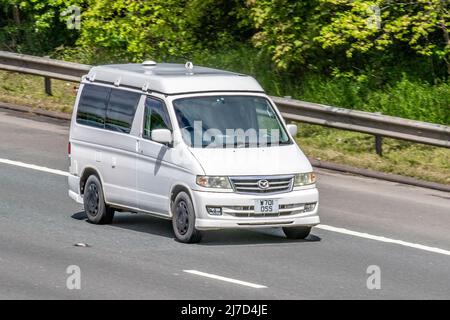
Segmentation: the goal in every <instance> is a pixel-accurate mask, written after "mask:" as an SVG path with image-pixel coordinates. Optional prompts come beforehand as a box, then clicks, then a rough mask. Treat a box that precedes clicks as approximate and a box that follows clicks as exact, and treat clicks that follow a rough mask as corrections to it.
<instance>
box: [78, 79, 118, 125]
mask: <svg viewBox="0 0 450 320" xmlns="http://www.w3.org/2000/svg"><path fill="white" fill-rule="evenodd" d="M110 91H111V89H110V88H107V87H101V86H95V85H90V84H85V85H84V86H83V92H81V97H80V102H79V103H78V111H77V123H79V124H84V125H88V126H91V127H97V128H104V127H105V116H106V106H107V104H108V98H109V93H110Z"/></svg>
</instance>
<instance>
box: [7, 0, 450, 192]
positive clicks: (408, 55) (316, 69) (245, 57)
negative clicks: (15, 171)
mask: <svg viewBox="0 0 450 320" xmlns="http://www.w3.org/2000/svg"><path fill="white" fill-rule="evenodd" d="M73 6H76V7H78V8H79V10H80V13H81V16H80V21H81V24H80V25H79V28H78V26H77V25H76V22H77V20H73V21H69V20H70V19H73V17H74V16H73V14H75V13H76V12H75V11H74V9H73V8H74V7H73ZM68 19H69V20H68ZM67 22H69V24H67ZM68 26H69V27H68ZM448 30H450V2H448V1H442V0H417V1H414V2H402V1H391V0H377V1H375V0H374V1H369V0H308V1H289V0H260V1H254V0H246V1H239V0H231V1H230V0H164V1H163V0H152V1H147V0H144V1H131V0H114V1H113V0H95V1H94V0H52V1H41V0H28V1H18V0H0V50H7V51H14V52H21V53H27V54H34V55H41V56H44V55H49V56H51V57H53V58H57V59H63V60H67V61H74V62H81V63H87V64H103V63H112V62H114V63H119V62H130V61H131V62H140V61H142V60H145V59H153V60H156V61H164V62H185V61H186V60H191V61H193V62H194V64H198V65H205V66H210V67H216V68H223V69H228V70H233V71H237V72H242V73H247V74H250V75H253V76H254V77H255V78H256V79H257V80H258V81H259V82H260V83H261V84H262V85H263V87H264V88H265V89H266V91H267V92H268V93H269V94H271V95H276V96H291V97H292V98H295V99H300V100H305V101H311V102H317V103H323V104H328V105H334V106H338V107H343V108H350V109H358V110H364V111H369V112H381V113H382V114H386V115H392V116H398V117H403V118H408V119H415V120H420V121H426V122H432V123H438V124H444V125H449V124H450V82H449V75H450V40H449V39H450V36H449V33H448ZM52 86H53V96H47V95H46V94H45V93H44V90H43V79H41V78H39V77H33V76H27V75H18V74H14V73H8V72H1V71H0V101H3V102H11V103H17V104H24V105H30V106H33V107H36V108H47V109H51V110H56V111H63V112H70V110H71V108H72V105H73V101H74V98H75V94H76V84H73V83H68V82H64V81H57V80H52ZM300 128H301V130H300V132H299V137H298V141H299V143H300V145H301V146H302V148H303V149H304V150H305V152H306V153H307V154H308V155H309V156H310V157H312V158H321V159H322V160H328V161H333V162H338V163H343V164H349V165H353V166H358V167H363V168H370V169H374V170H380V171H384V172H392V173H397V174H404V175H408V176H412V177H416V178H420V179H424V180H430V181H437V182H441V183H447V184H449V183H450V150H448V149H443V148H433V147H428V146H421V145H418V144H410V143H406V142H401V141H394V140H390V139H385V140H384V143H383V148H384V155H383V157H378V156H377V155H376V154H375V152H374V148H373V137H372V136H368V135H363V134H357V133H351V132H345V131H340V130H334V129H328V128H323V127H318V126H312V125H305V124H301V126H300Z"/></svg>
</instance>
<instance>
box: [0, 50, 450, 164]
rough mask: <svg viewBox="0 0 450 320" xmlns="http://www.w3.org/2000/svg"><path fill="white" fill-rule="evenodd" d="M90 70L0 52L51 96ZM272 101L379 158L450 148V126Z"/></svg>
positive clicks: (1, 61)
mask: <svg viewBox="0 0 450 320" xmlns="http://www.w3.org/2000/svg"><path fill="white" fill-rule="evenodd" d="M90 68H91V66H89V65H85V64H78V63H72V62H65V61H60V60H54V59H49V58H41V57H35V56H29V55H24V54H17V53H11V52H4V51H0V69H3V70H7V71H12V72H20V73H27V74H33V75H37V76H43V77H44V78H45V79H46V81H45V87H46V92H47V93H49V94H51V87H50V86H51V84H50V79H51V78H53V79H60V80H66V81H74V82H78V81H80V78H81V76H82V75H84V74H87V73H88V71H89V69H90ZM272 99H273V100H274V102H275V103H276V104H277V106H278V108H279V109H280V111H281V113H282V114H283V117H285V119H287V120H295V121H300V122H306V123H311V124H316V125H322V126H327V127H332V128H338V129H343V130H351V131H356V132H361V133H367V134H371V135H374V136H375V138H376V139H375V147H376V150H377V153H378V154H379V155H381V151H382V150H381V142H382V137H389V138H395V139H400V140H406V141H412V142H416V143H421V144H427V145H433V146H438V147H445V148H450V126H444V125H438V124H432V123H427V122H421V121H414V120H408V119H403V118H398V117H391V116H386V115H381V114H376V113H369V112H363V111H356V110H349V109H343V108H337V107H331V106H326V105H321V104H316V103H310V102H304V101H299V100H293V99H287V98H280V97H272ZM449 108H450V106H449Z"/></svg>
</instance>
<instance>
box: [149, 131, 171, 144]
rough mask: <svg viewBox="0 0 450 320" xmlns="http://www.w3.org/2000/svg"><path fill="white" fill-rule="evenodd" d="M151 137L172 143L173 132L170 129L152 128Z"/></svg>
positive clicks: (160, 141)
mask: <svg viewBox="0 0 450 320" xmlns="http://www.w3.org/2000/svg"><path fill="white" fill-rule="evenodd" d="M151 138H152V140H153V141H155V142H159V143H162V144H170V143H172V132H170V130H169V129H155V130H152V133H151Z"/></svg>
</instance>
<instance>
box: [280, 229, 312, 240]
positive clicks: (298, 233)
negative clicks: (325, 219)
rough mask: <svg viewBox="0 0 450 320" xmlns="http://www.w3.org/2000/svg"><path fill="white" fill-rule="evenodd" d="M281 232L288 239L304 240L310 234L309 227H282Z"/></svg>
mask: <svg viewBox="0 0 450 320" xmlns="http://www.w3.org/2000/svg"><path fill="white" fill-rule="evenodd" d="M283 232H284V234H285V235H286V237H287V238H288V239H305V238H306V237H307V236H308V235H309V233H310V232H311V227H284V228H283Z"/></svg>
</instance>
